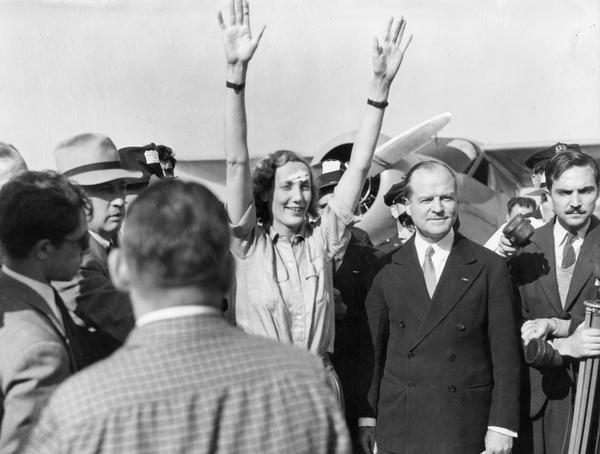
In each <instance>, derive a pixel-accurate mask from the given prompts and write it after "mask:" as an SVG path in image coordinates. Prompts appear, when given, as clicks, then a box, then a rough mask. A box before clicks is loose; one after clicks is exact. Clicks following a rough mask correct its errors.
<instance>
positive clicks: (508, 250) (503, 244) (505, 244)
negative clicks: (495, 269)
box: [494, 234, 517, 258]
mask: <svg viewBox="0 0 600 454" xmlns="http://www.w3.org/2000/svg"><path fill="white" fill-rule="evenodd" d="M494 252H495V253H496V254H498V255H499V256H500V257H504V258H509V257H512V256H513V255H515V254H516V253H517V248H516V246H515V245H514V244H513V243H512V241H510V240H509V239H508V238H506V236H505V235H504V234H502V236H501V237H500V241H498V246H497V247H496V250H495V251H494Z"/></svg>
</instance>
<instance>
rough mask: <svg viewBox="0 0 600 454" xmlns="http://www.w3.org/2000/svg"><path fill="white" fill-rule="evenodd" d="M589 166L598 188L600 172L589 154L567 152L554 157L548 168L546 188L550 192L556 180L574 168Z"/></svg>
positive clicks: (573, 151) (574, 151)
mask: <svg viewBox="0 0 600 454" xmlns="http://www.w3.org/2000/svg"><path fill="white" fill-rule="evenodd" d="M586 166H589V167H591V168H592V170H593V171H594V181H595V182H596V187H598V185H599V184H600V172H599V171H598V164H596V161H594V158H592V157H591V156H590V155H589V154H586V153H583V152H581V151H576V150H566V151H562V152H560V153H557V154H556V155H554V157H553V158H552V159H551V160H550V161H549V162H548V165H547V166H546V187H547V188H548V190H549V191H550V190H551V189H552V185H553V184H554V181H555V180H558V179H559V178H560V177H561V175H562V174H563V173H565V172H566V171H567V170H569V169H570V168H572V167H586Z"/></svg>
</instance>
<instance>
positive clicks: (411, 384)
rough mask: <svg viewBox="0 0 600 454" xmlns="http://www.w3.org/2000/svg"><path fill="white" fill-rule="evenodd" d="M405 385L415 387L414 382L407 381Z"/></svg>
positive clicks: (409, 387)
mask: <svg viewBox="0 0 600 454" xmlns="http://www.w3.org/2000/svg"><path fill="white" fill-rule="evenodd" d="M406 385H407V386H408V389H415V384H414V383H413V382H411V381H409V382H408V383H407V384H406Z"/></svg>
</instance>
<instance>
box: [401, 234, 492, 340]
mask: <svg viewBox="0 0 600 454" xmlns="http://www.w3.org/2000/svg"><path fill="white" fill-rule="evenodd" d="M482 269H483V265H482V264H481V263H479V262H478V261H477V259H476V257H475V255H474V254H473V252H472V250H471V246H470V245H469V243H468V241H467V240H466V239H465V238H464V237H463V236H462V235H459V234H458V233H457V234H456V238H455V240H454V244H453V245H452V250H451V251H450V255H449V256H448V260H446V265H445V266H444V270H443V271H442V275H441V276H440V280H439V282H438V284H437V286H436V288H435V293H434V294H433V299H432V301H431V305H430V308H429V311H428V312H427V315H426V316H425V319H424V321H423V323H422V325H421V328H420V329H419V332H418V333H417V336H416V337H415V339H414V342H413V346H412V348H414V347H416V346H417V345H418V344H419V343H421V341H422V340H423V339H424V338H425V337H426V336H427V335H428V334H429V333H431V331H432V330H433V329H434V328H435V327H436V325H438V324H439V323H440V322H441V321H442V320H443V319H444V317H445V316H446V315H447V314H448V313H449V312H450V311H451V310H452V309H453V308H454V306H456V304H457V303H458V302H459V300H460V298H461V297H462V296H463V295H464V294H465V292H466V291H467V290H468V289H469V288H470V287H471V285H472V284H473V282H474V281H475V279H477V276H478V275H479V274H480V273H481V270H482ZM421 274H422V273H421Z"/></svg>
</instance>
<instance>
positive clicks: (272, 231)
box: [267, 222, 307, 244]
mask: <svg viewBox="0 0 600 454" xmlns="http://www.w3.org/2000/svg"><path fill="white" fill-rule="evenodd" d="M267 229H268V232H267V233H268V235H269V238H271V242H272V243H273V244H276V243H277V241H278V240H279V238H280V237H281V235H279V233H277V232H276V231H275V229H274V228H273V226H272V225H271V224H269V225H268V226H267ZM306 229H307V223H306V222H305V223H304V224H302V228H301V229H300V232H299V233H297V234H296V235H294V238H293V239H292V240H291V241H290V242H291V243H292V244H295V243H299V242H300V241H303V240H304V239H305V238H306Z"/></svg>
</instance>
